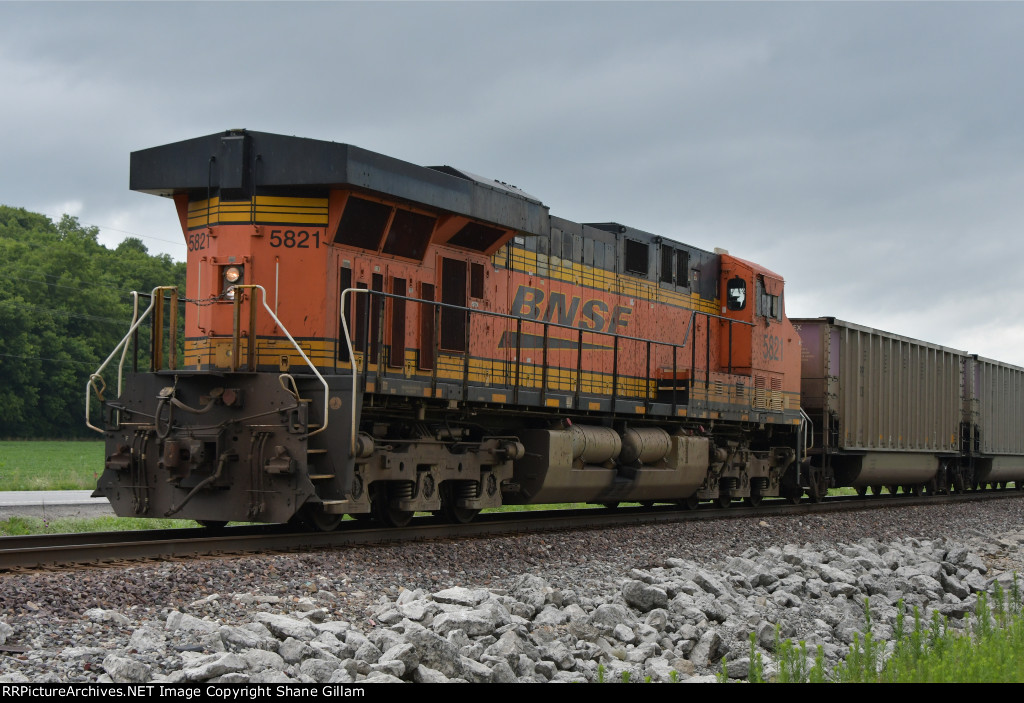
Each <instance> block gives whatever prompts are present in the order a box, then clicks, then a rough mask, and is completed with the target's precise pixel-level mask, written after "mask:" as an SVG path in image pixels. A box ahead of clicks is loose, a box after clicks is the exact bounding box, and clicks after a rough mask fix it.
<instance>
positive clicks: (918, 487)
mask: <svg viewBox="0 0 1024 703" xmlns="http://www.w3.org/2000/svg"><path fill="white" fill-rule="evenodd" d="M903 490H904V492H909V493H913V494H914V497H915V498H920V497H921V494H922V493H924V485H923V484H920V483H915V484H914V485H913V486H910V491H907V489H906V488H904V489H903Z"/></svg>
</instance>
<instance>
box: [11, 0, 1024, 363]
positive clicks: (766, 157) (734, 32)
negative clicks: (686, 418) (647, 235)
mask: <svg viewBox="0 0 1024 703" xmlns="http://www.w3.org/2000/svg"><path fill="white" fill-rule="evenodd" d="M1022 25H1024V6H1021V5H1019V4H1016V3H1005V4H1003V3H986V4H974V3H899V4H890V3H866V4H856V3H722V4H713V3H508V4H506V3H453V4H449V3H372V4H364V3H38V4H36V3H33V4H28V3H2V4H0V78H2V81H0V85H2V86H3V90H4V102H3V109H2V110H0V130H2V131H0V134H3V135H4V137H3V139H0V163H2V164H3V168H2V170H0V202H3V203H5V204H10V205H18V206H24V207H27V208H29V209H36V210H44V211H46V212H47V213H49V214H53V215H56V214H58V213H59V212H60V211H61V210H71V211H72V212H73V214H77V215H78V216H79V217H80V218H81V219H82V221H83V222H90V223H96V224H99V225H102V226H104V228H105V229H104V238H105V241H109V242H111V243H113V242H116V241H118V240H119V239H120V238H122V237H123V236H124V234H123V231H128V232H134V233H137V234H140V235H144V236H145V237H147V238H146V239H144V241H145V242H146V243H147V245H148V246H149V247H150V248H151V249H152V250H156V251H167V252H169V253H171V254H172V255H174V256H175V257H178V258H181V257H183V256H184V246H182V245H180V244H179V245H173V244H170V243H168V242H167V241H164V240H177V239H178V238H179V237H180V233H179V232H178V231H177V219H176V217H175V216H174V212H173V208H171V207H170V204H169V203H167V202H165V201H162V200H160V199H157V198H152V197H150V196H144V195H140V194H136V193H131V192H129V191H128V190H127V182H128V173H127V167H128V154H129V152H131V151H133V150H136V149H141V148H146V147H150V146H155V145H158V144H163V143H167V142H172V141H176V140H179V139H187V138H190V137H194V136H198V135H202V134H208V133H212V132H216V131H219V130H222V129H225V128H229V127H248V128H251V129H259V130H262V131H271V132H281V133H286V134H296V135H299V136H305V137H313V138H319V139H331V140H335V141H344V142H350V143H354V144H358V145H360V146H363V147H365V148H369V149H373V150H376V151H381V152H384V153H387V154H390V155H392V156H397V157H399V158H402V159H405V160H408V161H412V162H414V163H422V164H435V163H449V164H453V165H458V166H461V167H463V168H466V169H468V170H471V171H474V172H476V173H482V174H487V175H491V176H493V177H496V178H500V179H502V180H504V181H507V182H511V183H515V184H516V185H519V186H520V187H522V188H524V189H525V190H527V191H529V192H531V193H533V194H535V195H537V196H538V197H540V198H541V199H542V200H544V202H545V203H547V204H548V205H549V206H550V207H551V209H552V212H553V213H555V214H558V215H561V216H563V217H568V218H570V219H575V220H579V221H603V220H617V221H621V222H624V223H627V224H630V225H633V226H636V227H640V228H642V229H647V230H649V231H653V232H657V233H660V234H664V235H666V236H670V237H675V238H678V239H681V240H684V241H688V242H691V243H693V244H696V245H698V246H702V247H705V248H709V249H710V248H712V247H715V246H720V247H725V248H728V249H729V250H730V251H731V252H732V253H734V254H737V255H739V256H742V257H744V258H748V259H752V260H757V261H760V262H763V263H764V264H765V265H767V266H769V267H770V268H772V269H774V270H776V271H777V272H779V273H780V274H782V275H783V276H785V278H786V279H787V282H788V283H787V307H788V312H789V313H790V314H791V315H805V316H812V315H835V316H838V317H842V318H844V319H849V320H852V321H855V322H860V323H863V324H868V325H875V326H880V327H884V328H889V329H893V330H894V331H899V332H901V333H904V334H907V335H910V336H916V337H921V338H924V339H928V340H929V341H934V342H937V343H942V344H946V345H948V346H952V347H957V348H966V349H970V350H972V351H976V352H979V353H982V354H984V355H986V356H990V357H996V358H1003V359H1006V360H1008V361H1011V362H1014V363H1018V364H1021V365H1024V352H1022V351H1021V348H1022V346H1021V344H1020V342H1021V341H1022V339H1024V323H1022V322H1021V321H1020V320H1019V319H1018V316H1017V314H1016V313H1017V311H1018V310H1021V309H1022V308H1024V291H1021V292H1018V289H1019V288H1020V287H1019V286H1016V285H1015V278H1016V277H1015V275H1014V274H1015V271H1014V268H1015V262H1017V261H1019V260H1021V258H1022V254H1024V251H1022V249H1024V244H1021V243H1020V239H1021V238H1020V237H1019V236H1017V229H1019V227H1020V225H1021V222H1022V219H1024V217H1022V215H1024V213H1022V206H1021V204H1020V203H1021V198H1020V196H1019V193H1021V192H1022V188H1024V168H1022V166H1021V165H1020V164H1021V163H1022V159H1021V158H1020V157H1021V152H1022V146H1024V145H1022V140H1024V135H1022V130H1021V128H1020V127H1019V126H1018V123H1019V115H1020V114H1021V113H1022V108H1024V105H1022V104H1021V103H1022V100H1024V98H1022V93H1021V91H1020V90H1019V89H1017V88H1016V83H1017V81H1015V80H1014V73H1015V72H1016V71H1017V70H1018V67H1019V66H1021V65H1022V64H1024V61H1022V58H1024V56H1022V54H1024V48H1022V46H1021V44H1020V42H1019V37H1020V36H1021V34H1022V32H1021V30H1022ZM115 230H121V231H115Z"/></svg>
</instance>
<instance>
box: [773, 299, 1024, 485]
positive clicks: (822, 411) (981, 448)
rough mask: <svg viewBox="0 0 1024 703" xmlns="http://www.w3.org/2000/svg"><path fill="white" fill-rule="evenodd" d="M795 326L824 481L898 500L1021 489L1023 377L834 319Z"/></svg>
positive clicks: (815, 458) (815, 468)
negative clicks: (904, 495)
mask: <svg viewBox="0 0 1024 703" xmlns="http://www.w3.org/2000/svg"><path fill="white" fill-rule="evenodd" d="M793 324H794V326H795V327H796V329H797V331H798V332H799V334H800V339H801V343H802V350H801V354H802V363H801V404H802V406H803V408H804V411H805V412H806V413H807V414H808V416H809V417H810V419H811V421H812V422H813V424H814V432H813V446H812V447H811V448H810V449H809V450H808V457H809V462H808V470H809V471H811V472H812V473H814V474H818V475H820V477H821V479H820V480H822V481H823V482H827V484H828V485H829V486H851V487H854V488H857V489H858V490H859V491H860V492H864V491H866V490H867V488H869V487H871V488H872V489H873V490H874V491H875V492H880V491H881V489H882V487H887V488H888V489H889V490H890V491H891V492H894V493H895V492H896V491H897V489H898V488H899V487H902V488H903V490H904V491H905V492H914V493H919V492H921V491H922V490H925V491H934V490H940V491H941V490H946V489H954V490H963V489H965V488H968V487H974V486H980V485H984V484H997V485H1003V484H1005V483H1006V482H1008V481H1015V482H1017V484H1018V485H1020V483H1021V482H1022V481H1024V436H1022V435H1024V432H1022V429H1024V427H1022V424H1024V417H1022V413H1021V410H1020V408H1021V407H1022V402H1024V369H1020V368H1017V367H1014V366H1009V365H1007V364H1003V363H1001V362H996V361H991V360H988V359H982V358H979V357H977V356H971V355H969V354H968V353H967V352H963V351H959V350H956V349H950V348H948V347H942V346H939V345H936V344H930V343H927V342H922V341H919V340H916V339H910V338H908V337H904V336H901V335H896V334H891V333H889V332H883V331H880V330H876V329H871V328H868V327H864V326H861V325H855V324H852V323H849V322H844V321H842V320H837V319H835V318H813V319H794V320H793Z"/></svg>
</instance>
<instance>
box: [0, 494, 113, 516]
mask: <svg viewBox="0 0 1024 703" xmlns="http://www.w3.org/2000/svg"><path fill="white" fill-rule="evenodd" d="M91 493H92V491H0V520H6V519H8V518H11V517H14V516H24V517H100V516H103V515H113V514H114V512H113V511H112V510H111V509H110V503H108V502H107V499H106V498H90V497H89V494H91Z"/></svg>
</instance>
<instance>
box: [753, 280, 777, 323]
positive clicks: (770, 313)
mask: <svg viewBox="0 0 1024 703" xmlns="http://www.w3.org/2000/svg"><path fill="white" fill-rule="evenodd" d="M757 314H758V315H761V316H762V317H770V318H772V319H774V320H781V319H782V296H781V295H772V294H771V293H769V292H768V288H767V286H766V285H765V284H764V281H763V280H762V278H761V277H760V276H758V278H757Z"/></svg>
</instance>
